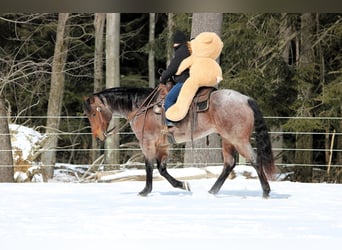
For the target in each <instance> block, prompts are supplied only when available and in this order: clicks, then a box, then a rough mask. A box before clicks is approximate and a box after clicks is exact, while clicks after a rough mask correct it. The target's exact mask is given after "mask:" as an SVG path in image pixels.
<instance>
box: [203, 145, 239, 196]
mask: <svg viewBox="0 0 342 250" xmlns="http://www.w3.org/2000/svg"><path fill="white" fill-rule="evenodd" d="M222 145H223V147H222V148H223V149H222V152H223V157H224V166H223V169H222V172H221V174H220V176H219V177H218V178H217V180H216V182H215V184H214V185H213V186H212V188H211V189H210V190H209V193H211V194H217V193H218V192H219V191H220V189H221V187H222V185H223V183H224V182H225V181H226V179H227V178H228V176H229V174H230V173H231V172H232V170H233V169H234V167H235V159H234V153H235V148H234V146H233V145H232V144H230V143H227V142H226V143H224V142H223V143H222Z"/></svg>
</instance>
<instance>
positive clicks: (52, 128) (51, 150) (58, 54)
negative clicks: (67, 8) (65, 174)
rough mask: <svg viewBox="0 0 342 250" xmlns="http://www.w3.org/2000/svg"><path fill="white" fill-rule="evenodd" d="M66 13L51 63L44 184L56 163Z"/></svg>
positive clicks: (44, 155)
mask: <svg viewBox="0 0 342 250" xmlns="http://www.w3.org/2000/svg"><path fill="white" fill-rule="evenodd" d="M68 17H69V14H68V13H60V14H59V15H58V24H57V33H56V44H55V51H54V57H53V61H52V72H51V87H50V95H49V104H48V111H47V116H48V118H47V121H46V134H47V135H48V136H49V139H48V141H47V143H46V144H45V148H47V149H46V151H45V152H43V153H42V158H41V161H42V163H43V168H42V173H43V180H44V181H45V182H46V181H48V179H51V178H52V177H53V171H54V166H55V163H56V147H57V142H58V137H57V131H58V129H59V124H60V117H59V116H60V114H61V110H62V102H63V93H64V67H65V63H66V59H67V44H66V39H65V37H66V36H67V33H68V31H67V30H68V29H67V28H66V22H67V20H68Z"/></svg>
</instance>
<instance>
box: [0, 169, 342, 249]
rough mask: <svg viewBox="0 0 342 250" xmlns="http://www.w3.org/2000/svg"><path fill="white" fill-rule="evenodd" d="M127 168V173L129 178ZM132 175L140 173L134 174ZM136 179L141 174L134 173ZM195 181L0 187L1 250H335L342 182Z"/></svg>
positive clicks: (340, 236) (341, 229)
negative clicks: (181, 185)
mask: <svg viewBox="0 0 342 250" xmlns="http://www.w3.org/2000/svg"><path fill="white" fill-rule="evenodd" d="M129 173H130V172H129V170H127V172H126V175H129ZM132 173H133V172H132ZM134 174H136V173H134ZM215 180H216V179H215V178H201V179H196V180H194V179H190V180H189V183H190V185H191V189H192V192H186V191H183V190H179V189H174V188H173V187H171V185H170V184H169V183H168V182H167V181H165V180H162V181H154V186H153V192H152V193H151V194H150V195H149V196H148V197H140V196H138V195H137V193H138V192H139V191H141V189H142V188H143V187H144V182H142V181H123V182H115V183H88V184H85V183H83V184H81V183H61V182H51V183H25V184H0V190H1V199H0V249H1V250H7V249H8V250H9V249H11V250H12V249H49V250H50V249H61V250H62V249H63V250H64V249H101V248H106V249H171V248H175V247H177V248H178V249H189V248H190V249H208V248H209V249H210V248H213V247H215V248H218V249H289V248H290V249H322V248H323V247H324V248H326V249H336V248H339V247H340V246H341V243H342V195H341V192H342V185H339V184H304V183H293V182H287V181H286V182H277V181H274V182H271V183H270V185H271V188H272V192H271V197H270V199H263V198H262V197H261V196H262V192H261V187H260V184H259V181H258V180H257V179H245V178H244V177H242V176H238V177H237V178H235V179H233V180H227V181H226V183H225V184H224V185H223V187H222V189H221V191H220V193H219V194H218V195H216V196H214V195H211V194H208V190H209V189H210V187H211V186H212V185H213V183H214V182H215Z"/></svg>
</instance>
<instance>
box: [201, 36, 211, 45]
mask: <svg viewBox="0 0 342 250" xmlns="http://www.w3.org/2000/svg"><path fill="white" fill-rule="evenodd" d="M203 42H204V43H206V44H210V43H212V42H213V39H212V38H211V37H205V38H204V39H203Z"/></svg>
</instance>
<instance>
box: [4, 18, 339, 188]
mask: <svg viewBox="0 0 342 250" xmlns="http://www.w3.org/2000/svg"><path fill="white" fill-rule="evenodd" d="M192 18H193V14H189V13H182V14H172V13H134V14H133V13H121V14H117V15H116V16H112V15H110V14H107V15H106V14H100V13H98V14H92V13H87V14H79V13H73V14H71V13H70V14H65V13H64V15H63V13H60V14H55V13H54V14H51V13H50V14H22V13H15V14H3V15H1V16H0V29H1V34H0V67H1V71H0V96H1V101H0V111H1V113H0V116H1V119H0V121H1V123H2V122H4V120H5V119H4V117H6V119H7V117H9V121H8V122H10V123H16V124H23V125H25V126H29V127H33V128H35V129H36V130H38V131H39V132H41V133H45V132H47V131H49V132H50V133H55V134H56V136H55V137H54V140H55V143H57V149H58V148H59V149H62V148H71V149H73V150H68V151H63V150H48V151H49V152H53V153H54V154H55V156H52V158H53V157H55V159H54V160H52V161H51V163H48V164H47V165H53V164H54V162H56V161H57V162H69V163H74V164H90V163H92V162H93V161H94V160H95V159H96V158H97V157H98V156H99V155H98V154H92V153H89V152H90V151H87V149H91V148H94V147H97V146H96V144H95V143H94V142H93V140H92V137H91V135H90V134H89V132H90V129H89V123H88V121H87V120H86V119H85V118H84V115H83V111H82V102H83V97H84V96H87V95H89V94H90V93H93V92H96V91H98V90H101V89H104V88H106V87H108V84H107V83H106V79H108V77H109V76H105V72H108V70H107V69H106V68H108V67H109V63H110V62H112V63H115V64H116V66H115V65H114V67H116V70H118V71H114V70H113V71H111V73H112V75H113V77H114V78H113V79H115V80H112V81H113V82H112V84H115V86H136V87H154V86H156V85H157V84H158V79H159V73H158V72H159V69H165V68H166V65H167V63H168V61H169V60H170V58H171V57H172V50H171V44H170V40H171V36H172V33H173V31H174V30H176V29H180V30H183V31H185V32H186V33H187V34H188V35H189V38H190V37H191V32H192V30H191V29H192ZM341 20H342V19H341V14H336V13H333V14H329V13H290V14H289V13H264V14H262V13H257V14H251V13H248V14H246V13H223V14H222V23H221V30H220V32H221V38H222V40H223V42H224V48H223V51H222V54H221V56H220V65H221V68H222V71H223V74H224V75H223V78H224V80H223V82H221V83H220V85H219V87H220V88H231V89H235V90H237V91H240V92H242V93H243V94H246V95H249V96H251V97H253V98H254V99H256V100H257V102H258V103H259V105H260V107H261V109H262V111H263V114H264V115H265V116H270V117H284V119H272V120H267V123H268V126H269V127H270V128H281V131H283V132H284V135H283V142H282V143H284V144H287V145H288V146H289V147H290V148H298V149H303V148H304V149H305V148H308V149H312V148H325V149H328V148H329V147H330V145H332V143H331V141H332V140H333V141H334V143H333V145H334V148H335V149H337V150H336V151H335V153H334V154H333V155H332V156H330V155H329V150H327V151H323V152H314V151H305V150H304V151H285V152H280V153H279V155H277V157H281V162H284V163H291V164H296V163H298V166H300V165H302V164H304V165H305V164H307V165H314V164H321V163H323V164H326V163H327V162H328V161H329V159H330V158H331V159H330V160H331V161H332V162H333V163H335V164H341V163H342V152H341V150H340V149H341V148H342V136H341V131H342V121H341V119H311V118H315V117H335V118H341V117H342V115H341V113H342V98H341V96H342V75H341V72H342V68H341V38H342V25H341ZM115 25H118V26H117V27H119V28H113V27H115ZM99 38H100V40H99ZM107 39H108V40H107ZM110 39H113V40H110ZM108 41H112V42H111V43H108ZM99 43H100V44H102V46H101V45H100V46H99ZM116 43H117V44H118V45H119V46H118V48H119V50H118V52H117V54H116V55H114V57H113V59H112V60H111V61H107V59H108V57H109V56H108V55H109V54H108V53H106V51H107V49H108V46H109V45H110V44H111V45H115V44H116ZM58 46H59V47H58ZM58 48H59V52H58ZM106 56H107V59H106ZM56 72H57V74H55V73H56ZM58 72H60V73H61V74H58ZM106 74H107V73H106ZM58 77H59V78H58ZM60 81H63V84H62V85H58V82H60ZM107 81H108V80H107ZM54 83H55V84H54ZM56 83H57V84H56ZM53 88H57V89H56V90H54V89H53ZM53 94H55V97H56V95H57V96H58V95H59V96H60V97H62V98H60V99H59V101H60V102H61V103H57V104H54V105H52V104H51V103H52V102H51V99H52V98H53ZM49 99H50V101H49ZM49 103H50V104H49ZM49 105H50V106H51V107H49ZM53 108H56V110H53ZM54 116H61V117H62V119H61V118H56V117H54ZM49 117H52V118H51V119H50V121H49ZM75 117H81V119H76V118H75ZM303 117H305V119H304V118H303ZM298 118H301V119H298ZM6 122H7V121H6ZM49 122H50V123H49ZM119 122H122V121H119ZM2 124H3V123H2ZM0 125H1V124H0ZM1 128H5V126H1ZM332 131H335V132H336V136H335V137H334V138H332V137H331V132H332ZM0 132H2V133H1V134H6V131H0ZM62 132H64V133H62ZM65 132H66V133H65ZM286 132H296V133H290V134H286ZM301 132H302V133H301ZM308 132H309V133H308ZM321 132H324V133H321ZM7 133H8V132H7ZM0 139H1V145H4V144H3V140H5V139H4V138H3V136H1V138H0ZM117 140H119V144H121V145H122V144H126V145H127V144H128V143H129V142H134V141H135V139H134V136H132V135H130V134H125V133H124V134H122V135H120V136H119V137H118V138H117ZM1 147H2V148H3V146H1ZM49 148H51V147H49ZM77 149H82V150H77ZM101 150H102V152H103V150H104V149H103V147H102V148H100V149H99V152H100V151H101ZM104 151H106V150H104ZM44 157H47V158H50V159H51V156H44V155H42V158H44ZM113 157H114V158H115V160H116V161H117V162H116V164H121V163H123V162H125V161H127V159H128V158H129V157H131V155H128V154H120V155H114V156H113ZM177 157H178V158H179V157H180V156H179V155H175V156H174V158H177ZM2 159H5V158H2ZM171 160H172V159H171ZM113 164H114V162H113ZM340 169H341V168H337V169H336V170H335V174H334V176H335V178H334V181H339V182H340V181H341V179H342V172H341V171H340ZM0 170H1V169H0ZM312 177H313V175H312V168H311V167H307V166H306V167H301V166H300V167H298V168H295V175H294V177H293V178H294V180H299V181H312V180H313V178H312Z"/></svg>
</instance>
